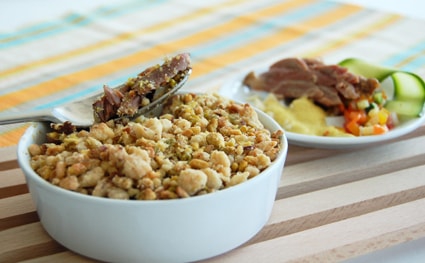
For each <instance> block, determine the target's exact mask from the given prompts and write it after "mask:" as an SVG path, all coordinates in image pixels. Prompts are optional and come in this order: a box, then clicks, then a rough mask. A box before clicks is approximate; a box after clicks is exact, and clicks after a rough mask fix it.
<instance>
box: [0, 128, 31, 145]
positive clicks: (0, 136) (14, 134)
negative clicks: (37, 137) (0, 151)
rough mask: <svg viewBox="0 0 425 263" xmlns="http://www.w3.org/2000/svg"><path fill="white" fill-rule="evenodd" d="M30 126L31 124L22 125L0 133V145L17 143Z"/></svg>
mask: <svg viewBox="0 0 425 263" xmlns="http://www.w3.org/2000/svg"><path fill="white" fill-rule="evenodd" d="M28 126H29V124H27V125H23V126H20V127H18V128H16V129H12V130H10V131H7V132H4V133H0V147H8V146H13V145H16V144H17V143H18V141H19V138H21V136H22V135H23V134H24V132H25V130H26V129H27V128H28Z"/></svg>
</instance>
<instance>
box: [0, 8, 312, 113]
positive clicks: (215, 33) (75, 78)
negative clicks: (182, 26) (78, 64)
mask: <svg viewBox="0 0 425 263" xmlns="http://www.w3.org/2000/svg"><path fill="white" fill-rule="evenodd" d="M308 2H312V1H311V0H303V1H296V0H294V1H291V2H284V3H281V4H278V5H275V6H268V7H267V8H266V9H263V10H258V11H257V13H258V16H262V17H269V16H270V15H273V14H275V15H276V14H282V12H288V11H290V9H292V8H296V7H298V6H302V5H304V4H305V3H308ZM255 22H256V20H253V21H251V20H248V19H246V17H244V16H241V17H236V18H234V19H232V20H231V21H229V22H226V23H224V24H221V25H218V26H215V27H212V28H208V29H205V30H204V31H201V32H197V33H195V34H194V35H191V36H187V37H185V38H183V39H180V40H176V41H171V42H169V43H167V44H164V45H161V44H160V45H157V46H154V47H152V48H148V49H145V50H142V51H139V52H136V53H134V54H130V55H127V56H124V57H122V58H119V59H115V60H112V61H109V62H107V63H104V64H100V65H96V66H94V67H91V68H88V69H85V70H82V71H78V72H75V73H71V74H69V75H65V76H60V77H57V78H55V79H52V80H49V81H46V82H43V83H39V84H37V85H34V86H31V87H28V88H26V89H23V90H19V91H16V92H12V93H9V94H5V95H4V96H2V100H3V103H2V104H0V110H5V109H8V108H11V107H15V106H17V105H19V104H21V103H25V102H27V101H31V100H34V98H39V97H43V96H47V95H50V94H54V93H55V92H58V91H60V90H63V89H67V88H70V87H72V86H74V85H76V84H78V83H81V82H84V81H88V80H92V79H95V78H99V77H102V76H106V75H108V74H111V73H113V72H115V71H116V69H117V68H120V69H124V68H129V67H132V66H135V65H138V64H142V63H144V62H147V61H151V60H156V59H158V57H163V56H165V55H167V53H174V52H177V51H179V50H180V49H182V48H185V47H188V46H193V45H199V44H202V43H204V42H206V41H208V40H209V39H210V38H211V37H214V38H216V37H219V36H220V35H225V34H229V30H230V32H232V31H236V30H239V29H241V28H243V27H246V26H247V25H249V24H252V23H255ZM163 47H168V48H165V49H164V48H163ZM233 52H234V51H233ZM238 52H239V48H238ZM220 65H221V64H220ZM195 72H199V71H198V70H196V71H194V74H196V73H195Z"/></svg>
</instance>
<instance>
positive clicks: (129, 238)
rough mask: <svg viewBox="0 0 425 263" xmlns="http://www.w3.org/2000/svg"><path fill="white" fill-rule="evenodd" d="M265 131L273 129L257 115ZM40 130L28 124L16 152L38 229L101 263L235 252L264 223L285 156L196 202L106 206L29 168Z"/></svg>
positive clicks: (197, 257)
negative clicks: (258, 172) (31, 147)
mask: <svg viewBox="0 0 425 263" xmlns="http://www.w3.org/2000/svg"><path fill="white" fill-rule="evenodd" d="M258 115H259V118H260V121H262V123H263V124H264V125H265V127H266V128H268V129H269V130H272V131H274V130H277V129H280V126H279V125H278V124H277V123H276V122H275V121H274V120H272V119H271V118H270V117H268V116H267V115H266V114H264V113H262V112H258ZM47 130H48V126H47V125H46V124H42V123H35V124H34V125H32V126H31V127H30V128H28V130H27V131H26V132H25V134H24V135H23V137H22V138H21V140H20V142H19V146H18V161H19V164H20V166H21V168H22V170H23V171H24V173H25V177H26V181H27V184H28V186H29V191H30V193H31V196H32V199H33V201H34V203H35V206H36V209H37V213H38V215H39V217H40V220H41V224H42V225H43V227H44V228H45V230H46V231H47V232H48V233H49V235H50V236H51V237H52V238H53V239H55V240H56V241H58V242H59V243H61V244H62V245H63V246H65V247H67V248H68V249H70V250H72V251H74V252H76V253H79V254H81V255H85V256H87V257H91V258H94V259H98V260H102V261H108V262H188V261H196V260H201V259H205V258H209V257H213V256H216V255H219V254H222V253H224V252H227V251H229V250H231V249H233V248H236V247H238V246H239V245H241V244H243V243H244V242H246V241H248V240H249V239H250V238H251V237H252V236H254V235H255V234H256V233H257V232H259V231H260V229H261V228H262V227H263V226H264V225H265V223H266V222H267V220H268V218H269V216H270V213H271V210H272V206H273V203H274V200H275V196H276V191H277V188H278V183H279V182H280V179H281V175H282V171H283V167H284V163H285V159H286V154H287V141H286V137H285V136H284V137H283V138H282V150H281V152H280V154H279V156H278V157H277V159H276V160H275V161H274V162H273V163H272V165H271V166H270V167H268V168H267V169H266V170H264V171H263V172H262V173H261V174H259V175H258V176H256V177H254V178H252V179H250V180H248V181H247V182H244V183H241V184H239V185H236V186H233V187H230V188H227V189H225V190H221V191H218V192H216V193H212V194H207V195H203V196H196V197H190V198H186V199H178V200H156V201H135V200H113V199H107V198H102V197H93V196H86V195H83V194H79V193H75V192H72V191H68V190H64V189H62V188H59V187H57V186H54V185H52V184H50V183H48V182H46V181H44V180H43V179H42V178H41V177H39V176H38V175H37V174H36V173H35V172H34V171H33V170H32V168H31V166H30V164H29V158H30V157H29V154H28V151H27V149H28V146H29V145H30V144H31V143H42V142H43V139H44V138H45V133H46V131H47Z"/></svg>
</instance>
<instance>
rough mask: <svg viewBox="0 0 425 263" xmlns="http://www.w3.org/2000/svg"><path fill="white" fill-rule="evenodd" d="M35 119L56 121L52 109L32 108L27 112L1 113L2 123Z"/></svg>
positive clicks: (0, 123)
mask: <svg viewBox="0 0 425 263" xmlns="http://www.w3.org/2000/svg"><path fill="white" fill-rule="evenodd" d="M33 121H55V117H53V116H52V115H51V112H50V110H32V111H27V112H14V113H4V114H0V125H4V124H13V123H23V122H33Z"/></svg>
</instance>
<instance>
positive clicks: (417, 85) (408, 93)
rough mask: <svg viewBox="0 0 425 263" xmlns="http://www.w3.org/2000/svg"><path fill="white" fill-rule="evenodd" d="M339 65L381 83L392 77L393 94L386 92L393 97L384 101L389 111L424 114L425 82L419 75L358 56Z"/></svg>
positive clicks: (410, 115)
mask: <svg viewBox="0 0 425 263" xmlns="http://www.w3.org/2000/svg"><path fill="white" fill-rule="evenodd" d="M339 65H340V66H342V67H345V68H347V69H348V70H349V71H350V72H352V73H354V74H359V75H362V76H365V77H369V78H376V79H377V80H379V82H381V83H382V82H383V81H384V80H386V79H387V78H390V79H391V80H392V82H393V88H394V90H393V94H386V95H387V96H388V97H390V98H391V99H388V100H387V101H386V102H384V108H385V109H387V110H388V111H389V112H394V113H396V114H397V115H399V116H401V117H419V116H421V115H422V114H424V104H425V82H424V81H423V79H422V78H421V77H419V76H418V75H416V74H414V73H411V72H406V71H401V70H397V69H393V68H387V67H381V66H377V65H373V64H371V63H368V62H366V61H364V60H361V59H356V58H348V59H345V60H343V61H341V62H340V63H339ZM387 92H388V91H387ZM378 96H379V95H378Z"/></svg>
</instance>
